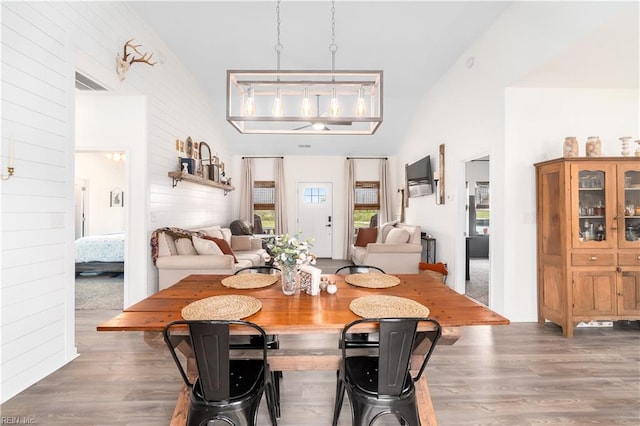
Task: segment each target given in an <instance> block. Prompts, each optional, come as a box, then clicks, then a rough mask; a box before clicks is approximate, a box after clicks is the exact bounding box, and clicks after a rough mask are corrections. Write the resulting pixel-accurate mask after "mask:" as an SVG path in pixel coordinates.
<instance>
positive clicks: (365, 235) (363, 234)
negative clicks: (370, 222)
mask: <svg viewBox="0 0 640 426" xmlns="http://www.w3.org/2000/svg"><path fill="white" fill-rule="evenodd" d="M377 237H378V228H360V229H358V236H357V237H356V243H355V244H354V246H357V247H366V246H367V244H369V243H375V242H376V238H377Z"/></svg>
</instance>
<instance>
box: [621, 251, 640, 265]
mask: <svg viewBox="0 0 640 426" xmlns="http://www.w3.org/2000/svg"><path fill="white" fill-rule="evenodd" d="M618 265H620V266H640V253H618Z"/></svg>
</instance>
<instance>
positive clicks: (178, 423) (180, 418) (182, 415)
mask: <svg viewBox="0 0 640 426" xmlns="http://www.w3.org/2000/svg"><path fill="white" fill-rule="evenodd" d="M190 395H191V389H189V387H187V385H182V389H181V390H180V393H179V394H178V401H176V408H175V409H174V410H173V416H172V417H171V423H170V425H171V426H184V425H186V424H187V414H189V396H190Z"/></svg>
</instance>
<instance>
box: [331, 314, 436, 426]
mask: <svg viewBox="0 0 640 426" xmlns="http://www.w3.org/2000/svg"><path fill="white" fill-rule="evenodd" d="M363 323H374V324H375V323H377V324H378V328H379V333H380V342H379V345H378V346H377V353H376V354H366V355H363V354H362V353H361V352H362V351H361V350H359V351H358V350H356V351H355V352H354V349H353V347H352V346H350V345H349V344H348V343H349V342H348V339H349V335H350V330H351V329H352V328H354V327H356V326H358V325H359V324H363ZM419 325H426V326H428V327H427V328H428V329H429V330H428V331H423V332H420V333H418V332H417V330H418V326H419ZM441 335H442V330H441V328H440V324H439V323H438V322H437V321H436V320H435V319H432V318H363V319H359V320H356V321H353V322H351V323H350V324H347V325H346V326H345V327H344V329H343V330H342V333H341V335H340V341H341V345H340V346H341V347H342V360H341V362H340V370H339V371H338V381H337V386H336V400H335V407H334V411H333V425H334V426H336V425H337V424H338V418H339V416H340V410H341V408H342V402H343V400H344V393H345V391H346V392H347V394H348V395H349V401H350V402H351V411H352V416H353V424H354V425H361V426H362V425H366V426H370V425H372V424H373V423H374V422H375V421H376V420H377V419H379V418H380V417H382V416H389V415H392V416H395V417H396V418H399V420H400V424H401V425H403V424H405V423H406V424H408V425H409V426H419V425H420V419H419V415H418V406H417V402H416V392H415V384H414V383H415V382H416V381H418V380H420V377H421V376H422V373H423V372H424V369H425V367H426V365H427V363H428V362H429V359H430V358H431V354H432V353H433V350H434V349H435V347H436V344H437V343H438V340H439V339H440V336H441ZM414 354H416V355H417V354H422V355H423V356H424V359H423V361H422V363H421V365H420V368H419V370H418V372H417V373H416V374H415V375H412V372H411V370H412V366H411V358H412V355H414Z"/></svg>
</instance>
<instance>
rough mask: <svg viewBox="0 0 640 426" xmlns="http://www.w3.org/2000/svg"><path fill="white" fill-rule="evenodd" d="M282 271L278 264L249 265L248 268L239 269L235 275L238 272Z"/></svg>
mask: <svg viewBox="0 0 640 426" xmlns="http://www.w3.org/2000/svg"><path fill="white" fill-rule="evenodd" d="M279 272H280V268H278V267H276V266H269V265H263V266H247V267H246V268H242V269H238V270H237V271H236V272H234V273H233V275H238V274H277V273H279Z"/></svg>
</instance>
